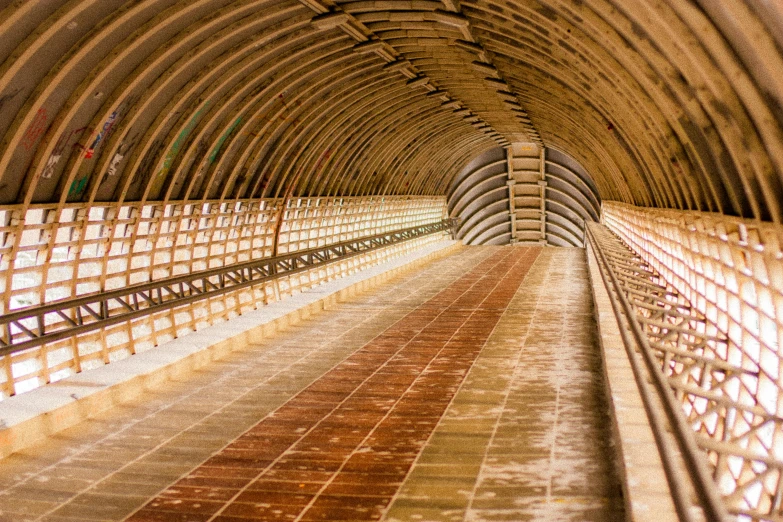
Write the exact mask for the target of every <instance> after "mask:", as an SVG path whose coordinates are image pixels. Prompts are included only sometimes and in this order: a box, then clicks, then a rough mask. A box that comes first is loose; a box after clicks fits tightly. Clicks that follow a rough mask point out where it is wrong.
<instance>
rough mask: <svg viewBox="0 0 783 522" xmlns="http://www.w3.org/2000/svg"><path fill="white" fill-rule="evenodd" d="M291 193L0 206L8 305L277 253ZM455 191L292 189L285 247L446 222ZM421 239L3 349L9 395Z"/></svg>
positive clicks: (0, 374)
mask: <svg viewBox="0 0 783 522" xmlns="http://www.w3.org/2000/svg"><path fill="white" fill-rule="evenodd" d="M281 205H282V202H281V201H280V200H252V201H251V200H246V201H245V200H243V201H232V202H230V203H229V202H218V201H207V202H202V203H198V204H195V203H185V202H180V203H177V202H174V203H168V204H156V203H150V204H145V205H140V204H133V203H129V204H127V205H122V206H119V207H118V206H117V205H116V204H115V205H111V204H105V205H102V204H93V206H91V207H89V208H88V207H87V206H83V205H82V206H79V205H70V206H67V207H65V208H61V209H59V210H58V209H57V207H53V206H39V207H36V208H33V209H29V210H28V211H27V212H26V213H25V214H24V215H21V211H20V210H18V209H15V208H13V207H9V208H5V209H0V225H2V226H0V245H2V247H1V248H0V268H2V269H3V272H2V274H3V275H2V276H0V291H2V293H3V300H2V303H0V305H1V306H2V310H0V312H3V313H8V312H11V311H14V310H18V309H22V308H26V307H30V306H35V305H41V304H47V303H50V302H53V301H57V300H62V299H68V298H75V297H79V296H83V295H89V294H93V293H95V292H98V291H111V290H114V289H118V288H124V287H126V286H128V285H134V284H139V283H146V282H149V281H158V280H161V279H166V278H169V277H174V276H178V275H182V274H189V273H192V272H197V271H202V270H207V269H212V268H217V267H224V266H229V265H234V264H237V263H243V262H248V261H253V260H259V259H264V258H267V257H269V256H271V255H272V252H273V250H274V242H275V238H274V236H275V233H276V230H277V228H278V219H279V218H280V215H281ZM444 212H445V199H444V198H428V197H379V196H378V197H364V198H293V199H291V200H290V201H288V203H287V205H286V208H285V211H284V214H283V222H282V223H281V224H280V227H279V238H278V245H277V246H278V253H279V254H284V253H290V252H297V251H300V250H305V249H311V248H317V247H322V246H324V245H329V244H333V243H339V242H343V241H348V240H353V239H357V238H361V237H366V236H372V235H377V234H381V233H386V232H391V231H394V230H398V229H403V228H409V227H414V226H418V225H423V224H427V223H433V222H438V221H440V220H441V219H443V217H444ZM434 239H435V238H434V237H423V238H418V239H413V240H411V241H408V242H406V243H403V244H399V245H394V246H389V247H386V248H384V249H381V250H375V251H372V252H369V253H366V254H362V255H359V256H354V257H351V258H350V259H346V260H344V261H336V262H334V263H331V264H329V265H326V266H322V267H318V268H314V269H312V270H308V271H305V272H301V273H296V274H294V275H291V276H287V277H283V278H279V279H276V280H274V281H270V282H265V283H262V284H259V285H255V286H252V287H249V288H243V289H241V290H236V291H232V292H226V293H224V294H223V295H221V296H220V297H215V298H209V299H205V300H203V301H200V302H197V303H192V304H189V305H187V306H182V307H179V308H174V309H171V310H168V311H165V312H159V313H155V314H152V315H149V316H146V317H142V318H138V319H134V320H131V321H127V322H124V323H121V324H117V325H113V326H109V327H106V328H103V329H101V330H100V331H97V332H94V333H89V334H84V335H80V336H79V337H78V338H71V339H66V340H61V341H57V342H53V343H49V344H47V345H45V346H44V347H41V348H36V349H32V350H28V351H25V352H21V353H17V354H13V355H8V356H5V357H2V358H0V362H2V364H3V367H4V371H2V370H0V390H1V391H2V396H8V395H13V394H15V393H19V392H22V391H26V390H28V389H32V388H35V387H37V386H39V385H41V384H43V383H46V382H51V381H55V380H59V379H61V378H64V377H67V376H68V375H71V374H73V373H75V372H79V371H83V370H86V369H89V368H94V367H97V366H101V365H103V364H106V363H109V362H111V361H114V360H118V359H122V358H124V357H127V356H128V355H131V354H133V353H136V352H140V351H144V350H147V349H149V348H151V347H153V346H156V345H158V344H160V343H163V342H165V341H168V340H170V339H173V338H175V337H178V336H181V335H183V334H185V333H187V332H190V331H194V330H196V329H198V328H201V327H203V326H206V325H210V324H213V323H215V322H217V321H222V320H225V319H228V318H230V317H234V316H236V315H239V314H241V313H242V312H244V311H247V310H251V309H254V308H256V307H257V306H258V305H259V304H261V303H268V302H271V301H274V300H277V299H279V298H280V296H281V295H286V294H291V293H296V292H298V291H301V290H302V289H305V288H309V287H312V286H315V285H318V284H320V283H321V282H323V281H326V280H329V279H333V278H335V277H339V276H342V275H346V274H348V273H351V272H353V271H356V270H359V269H361V268H363V267H365V266H369V265H371V264H375V263H378V262H380V261H382V260H384V259H387V258H388V257H390V256H394V255H397V254H399V253H401V252H403V251H409V250H411V249H414V248H417V247H419V246H422V245H423V244H425V243H427V242H429V241H432V240H434Z"/></svg>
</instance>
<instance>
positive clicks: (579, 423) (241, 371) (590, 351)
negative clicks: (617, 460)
mask: <svg viewBox="0 0 783 522" xmlns="http://www.w3.org/2000/svg"><path fill="white" fill-rule="evenodd" d="M528 271H529V273H528ZM526 276H527V277H526ZM590 312H591V310H590V302H589V290H588V287H587V280H586V272H585V262H584V252H583V251H581V250H576V249H553V248H547V249H540V248H520V247H516V248H496V247H484V248H470V249H462V250H460V251H459V252H458V253H457V254H456V255H453V256H450V257H449V258H446V259H442V260H439V261H436V262H434V263H433V264H431V265H428V266H426V267H425V268H424V269H422V270H421V271H419V272H417V273H413V274H408V275H405V276H402V277H401V278H399V279H397V280H395V281H394V282H393V283H390V284H387V285H385V286H384V287H382V288H381V289H379V290H375V291H373V292H372V293H370V294H365V295H363V296H361V297H358V298H356V299H355V300H353V301H352V302H350V303H344V304H341V305H340V306H339V307H337V308H336V309H335V310H332V311H328V312H324V313H323V314H320V315H318V316H316V317H314V318H313V319H311V320H309V321H307V322H305V323H302V324H300V325H299V326H298V327H294V328H291V329H290V330H289V331H287V332H285V333H284V334H281V335H278V336H277V337H276V338H274V339H271V340H263V341H260V342H259V343H258V344H257V345H254V346H251V347H250V348H249V349H248V350H247V351H244V352H239V353H235V354H234V355H232V356H231V357H230V358H229V359H226V360H224V361H221V362H220V363H217V364H214V365H213V366H211V367H210V368H209V369H207V370H204V371H200V372H197V373H195V374H194V375H193V376H192V377H191V378H189V379H187V380H186V381H181V382H172V383H169V384H167V385H166V386H164V387H162V388H161V389H160V391H159V392H158V393H157V394H156V395H155V396H154V397H146V398H145V400H144V401H143V402H138V403H132V404H128V405H127V406H124V407H122V408H118V409H116V410H114V411H111V412H110V413H108V414H106V415H103V416H101V417H99V418H97V419H95V420H93V421H90V422H88V423H85V424H84V425H82V426H78V427H76V428H73V429H71V430H68V431H66V432H63V433H62V434H61V435H60V436H58V437H54V438H53V439H52V440H50V441H48V442H46V443H45V444H42V445H40V446H38V447H36V448H33V449H30V450H27V451H25V452H23V453H20V454H16V455H12V456H11V457H9V458H7V459H5V460H4V461H0V488H3V490H2V491H1V492H0V513H2V514H0V521H14V522H16V521H23V520H42V521H52V522H54V521H59V522H65V521H69V522H73V521H77V520H78V521H104V520H124V519H127V520H130V521H134V522H142V521H156V522H166V521H181V522H185V521H187V522H207V521H210V522H211V521H215V522H218V521H220V522H228V521H234V522H241V521H249V520H290V521H295V520H301V521H312V520H345V521H348V520H377V519H380V518H382V517H385V518H386V519H387V520H417V521H424V520H528V519H535V520H619V519H622V513H621V512H619V510H620V509H621V506H622V501H621V499H619V498H618V497H617V496H616V495H618V494H619V493H618V492H619V487H618V486H617V482H616V479H615V478H614V474H613V471H612V466H611V461H612V456H611V449H610V448H609V446H608V443H607V441H608V438H609V437H608V427H607V424H608V423H607V419H606V414H605V410H606V407H605V405H604V403H603V400H602V396H601V390H602V388H601V385H600V382H599V381H598V379H599V375H600V371H599V370H600V367H599V362H598V361H597V359H596V358H597V353H598V352H597V349H596V348H595V347H594V346H593V345H594V335H595V334H594V326H593V324H592V316H591V314H590Z"/></svg>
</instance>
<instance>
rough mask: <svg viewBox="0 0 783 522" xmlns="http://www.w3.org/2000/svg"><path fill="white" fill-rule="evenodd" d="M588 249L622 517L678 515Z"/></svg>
mask: <svg viewBox="0 0 783 522" xmlns="http://www.w3.org/2000/svg"><path fill="white" fill-rule="evenodd" d="M586 250H587V261H588V267H589V273H590V283H591V285H592V288H593V302H594V306H595V320H596V323H597V324H598V332H599V339H600V341H601V356H602V360H603V364H604V378H605V382H606V387H607V393H608V395H609V399H610V403H609V404H610V408H611V415H612V420H613V421H614V426H613V431H614V435H615V437H614V440H615V446H616V450H617V453H618V459H619V466H618V467H619V472H620V476H621V479H622V481H623V494H624V496H625V504H626V506H625V507H626V510H625V512H626V519H627V520H633V521H635V522H663V521H668V520H672V521H676V520H679V517H678V516H677V511H676V508H675V506H674V502H673V500H672V495H671V491H670V489H669V483H668V481H667V479H666V473H665V471H664V467H663V462H662V461H661V457H660V455H659V453H658V447H657V444H656V442H655V435H654V434H653V430H652V427H651V426H650V421H649V420H648V418H647V412H646V410H645V408H644V403H643V402H642V397H641V394H640V393H639V388H638V387H637V384H636V379H635V378H634V373H633V370H632V369H631V363H630V362H629V360H628V352H627V351H626V349H625V344H624V343H623V339H622V337H621V335H620V326H619V325H618V324H617V318H616V316H615V314H614V310H613V309H612V303H611V301H610V298H609V294H608V293H607V290H606V287H605V286H604V282H603V279H602V278H601V273H600V271H599V268H598V263H597V261H596V258H595V254H594V253H593V251H592V249H591V248H590V247H589V246H588V247H587V249H586Z"/></svg>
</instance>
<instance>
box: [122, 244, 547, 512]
mask: <svg viewBox="0 0 783 522" xmlns="http://www.w3.org/2000/svg"><path fill="white" fill-rule="evenodd" d="M540 250H541V249H540V248H528V249H521V248H514V249H503V250H498V252H497V255H494V256H492V257H489V258H487V259H485V260H484V261H483V262H481V263H480V264H478V265H477V266H476V267H475V268H474V269H473V270H471V271H469V272H468V273H466V274H464V275H463V276H462V277H461V278H459V279H458V280H456V281H455V282H453V283H452V284H451V285H449V286H448V287H446V288H445V289H443V290H442V291H441V292H440V293H438V294H437V295H435V296H434V297H433V298H431V299H430V300H429V301H427V302H426V303H424V304H423V305H421V306H419V307H418V308H416V309H415V310H413V311H412V312H411V313H409V314H408V315H407V316H405V317H404V318H403V319H402V320H400V321H398V322H397V323H396V324H394V325H392V326H391V327H389V328H388V329H386V330H385V331H384V332H383V333H381V334H380V335H378V336H377V337H375V338H374V339H372V340H371V341H370V342H369V343H367V344H366V345H365V346H363V347H362V348H361V349H359V350H358V351H356V352H354V353H353V354H352V355H350V356H349V357H348V358H346V359H345V360H343V361H342V362H341V363H339V364H337V365H336V366H335V367H334V368H333V369H332V370H330V371H329V372H327V373H326V374H325V375H323V376H322V377H321V378H319V379H318V380H316V381H315V382H314V383H313V384H312V385H310V386H309V387H307V388H306V389H304V390H303V391H302V392H300V393H299V394H297V395H296V396H294V397H293V398H292V399H290V400H289V401H288V402H286V403H285V404H284V405H282V406H281V407H280V408H278V409H277V410H276V411H274V412H273V413H271V414H269V415H268V416H266V417H265V418H263V419H262V420H261V421H260V422H259V423H258V424H256V425H255V426H253V427H252V428H251V429H249V430H248V431H247V432H245V433H244V434H242V435H241V436H239V437H238V438H237V439H236V440H234V441H233V442H231V443H229V444H228V445H227V446H226V447H225V448H224V449H223V450H221V451H220V452H218V453H217V454H215V455H213V456H211V457H210V458H209V459H207V460H206V461H205V462H204V463H203V464H201V465H199V466H197V467H196V468H195V469H194V470H193V471H192V472H191V473H189V474H188V475H187V476H185V477H184V478H182V479H180V480H179V481H178V482H177V483H175V484H174V485H173V486H171V487H170V488H168V489H166V490H165V491H164V492H162V493H161V494H159V495H158V496H156V497H155V498H153V499H152V500H151V501H150V502H148V503H147V504H146V505H145V506H143V507H142V508H141V509H140V510H138V511H137V512H135V513H134V514H133V515H132V516H130V517H129V518H128V519H127V520H129V521H133V522H169V521H180V522H185V521H187V522H207V521H209V522H212V521H214V522H229V521H233V522H242V521H249V520H289V521H293V520H296V521H300V520H301V521H312V520H343V521H346V520H377V519H380V517H381V515H382V513H383V509H384V508H385V507H386V506H387V505H388V503H389V502H390V500H391V499H392V497H393V496H394V494H395V493H396V492H397V490H398V488H399V486H400V485H401V484H402V482H403V480H404V479H405V477H406V475H407V474H408V472H409V470H410V468H411V466H412V464H413V462H414V461H415V459H416V457H417V455H418V454H419V452H420V451H421V448H422V447H423V446H424V444H425V443H426V442H427V440H428V438H429V437H430V434H431V433H432V431H433V429H434V428H435V426H436V424H437V423H438V421H439V420H440V418H441V416H442V415H443V413H444V411H445V410H446V408H447V407H448V405H449V403H450V401H451V399H452V397H453V396H454V394H455V393H456V391H457V389H458V388H459V386H460V384H461V383H462V381H463V379H464V378H465V375H466V373H467V372H468V370H469V369H470V368H471V365H472V364H473V362H474V360H475V359H476V357H477V355H478V353H479V352H480V350H481V348H482V346H483V345H484V343H485V341H486V340H487V338H488V337H489V336H490V334H491V333H492V331H493V329H494V328H495V325H496V324H497V322H498V320H499V319H500V317H501V315H502V314H503V312H504V310H505V309H506V306H507V305H508V303H509V302H510V301H511V299H512V297H513V296H514V295H515V293H516V292H517V290H518V289H519V286H520V284H521V283H522V281H523V279H524V278H525V275H526V274H527V272H528V270H529V268H530V266H531V265H532V263H533V262H534V261H535V259H536V257H537V256H538V255H539V253H540Z"/></svg>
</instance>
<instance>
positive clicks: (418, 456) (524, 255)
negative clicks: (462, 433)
mask: <svg viewBox="0 0 783 522" xmlns="http://www.w3.org/2000/svg"><path fill="white" fill-rule="evenodd" d="M533 253H535V256H534V257H533V263H531V267H532V265H533V264H534V263H535V260H536V259H538V257H539V255H540V251H539V252H537V251H536V250H535V247H533V248H528V249H527V251H526V252H524V253H523V254H522V256H520V258H519V259H518V260H517V261H515V263H514V265H512V267H511V269H513V268H514V266H516V264H518V263H521V262H522V261H523V260H526V257H527V256H532V255H533ZM531 267H528V269H527V271H526V272H525V275H524V276H523V277H522V279H521V280H520V282H519V285H518V287H517V291H518V290H519V287H521V285H522V283H524V281H525V279H526V277H527V273H528V272H529V270H530V268H531ZM511 269H510V270H509V272H510V271H511ZM514 294H515V295H516V292H515V293H514ZM511 300H513V297H512V299H511ZM511 300H509V303H510V302H511ZM504 313H505V312H504ZM501 319H502V315H501V317H500V318H499V319H498V323H499V322H500V320H501ZM496 328H497V323H496V324H495V326H494V327H493V330H492V332H490V334H489V335H488V336H487V338H486V339H485V340H484V344H483V346H482V348H481V350H480V351H479V352H478V353H477V354H476V358H475V359H474V362H473V364H475V361H476V360H477V359H478V358H479V357H480V356H481V352H482V351H484V348H485V347H486V343H487V342H488V340H489V339H490V337H491V336H492V334H493V333H494V331H495V329H496ZM472 367H473V365H471V368H472ZM469 371H470V369H469V370H468V371H467V372H465V376H464V377H463V379H462V382H461V383H460V385H459V387H458V388H457V390H456V391H455V392H454V395H453V396H452V398H451V400H450V401H449V403H448V404H447V405H446V408H445V409H444V410H443V413H442V414H441V416H440V419H439V420H438V423H437V424H436V425H435V426H434V427H433V429H432V431H431V432H430V435H429V437H427V440H426V441H425V442H424V444H423V445H422V448H421V450H420V451H419V453H418V455H416V458H415V459H414V461H413V462H412V463H411V466H410V468H409V470H408V474H406V476H405V477H404V478H403V485H404V482H405V479H407V477H408V476H409V474H410V472H411V470H413V469H414V467H415V466H416V465H417V464H418V462H419V460H420V458H421V455H422V453H423V451H424V449H425V448H426V447H427V444H429V442H430V441H431V440H432V437H433V436H434V434H435V432H436V431H437V429H438V425H439V424H440V422H441V421H442V420H443V416H444V415H445V413H446V412H447V411H448V409H449V407H451V405H452V403H453V402H454V398H455V397H456V396H457V394H458V393H459V392H460V390H461V389H462V387H463V386H464V383H465V380H466V379H467V376H468V373H469ZM401 489H402V486H400V487H399V488H398V489H397V491H396V492H395V494H394V495H393V496H392V498H391V499H390V500H389V504H388V505H387V506H386V508H385V509H384V511H383V514H382V515H381V520H384V519H385V517H386V514H387V513H388V510H389V508H390V507H391V505H392V504H393V503H394V501H395V500H397V498H398V497H399V495H400V491H401Z"/></svg>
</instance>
